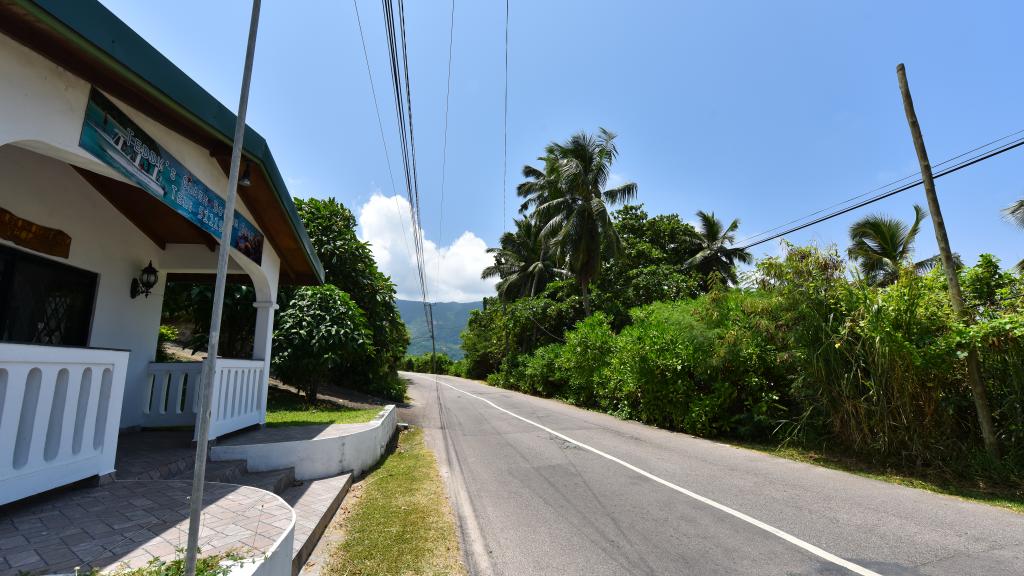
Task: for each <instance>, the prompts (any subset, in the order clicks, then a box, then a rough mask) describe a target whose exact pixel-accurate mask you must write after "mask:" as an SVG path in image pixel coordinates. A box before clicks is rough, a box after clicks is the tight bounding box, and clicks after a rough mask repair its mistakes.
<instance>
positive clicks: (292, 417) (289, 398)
mask: <svg viewBox="0 0 1024 576" xmlns="http://www.w3.org/2000/svg"><path fill="white" fill-rule="evenodd" d="M380 411H381V409H380V408H369V409H359V408H347V407H344V406H338V405H337V404H335V403H333V402H325V401H323V400H321V401H319V402H317V403H316V405H315V406H310V405H308V404H306V399H305V398H303V397H302V396H299V395H298V394H294V393H292V392H288V391H286V390H280V389H276V388H270V389H269V390H268V391H267V426H305V425H308V424H360V423H363V422H369V421H370V420H373V417H374V416H376V415H377V413H378V412H380Z"/></svg>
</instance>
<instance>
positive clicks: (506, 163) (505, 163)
mask: <svg viewBox="0 0 1024 576" xmlns="http://www.w3.org/2000/svg"><path fill="white" fill-rule="evenodd" d="M504 123H505V127H504V131H505V148H504V153H503V154H502V232H508V228H506V225H507V223H508V216H507V215H506V208H505V202H506V201H505V197H506V196H508V171H509V0H505V119H504Z"/></svg>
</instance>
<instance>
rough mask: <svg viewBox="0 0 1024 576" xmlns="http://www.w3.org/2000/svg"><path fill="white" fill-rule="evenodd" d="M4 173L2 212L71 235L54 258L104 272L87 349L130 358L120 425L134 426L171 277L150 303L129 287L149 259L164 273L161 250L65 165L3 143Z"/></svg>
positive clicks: (0, 159) (0, 160) (0, 197)
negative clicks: (67, 247)
mask: <svg viewBox="0 0 1024 576" xmlns="http://www.w3.org/2000/svg"><path fill="white" fill-rule="evenodd" d="M0 174H3V179H2V181H0V207H3V208H5V209H7V210H10V211H11V212H13V213H14V214H15V215H17V216H19V217H20V218H24V219H26V220H30V221H32V222H35V223H36V224H41V225H43V226H49V227H51V228H58V229H60V230H63V231H64V232H67V233H68V235H70V236H71V255H70V257H69V258H68V259H67V260H64V259H63V258H52V260H54V261H57V262H62V263H65V264H70V265H71V266H75V267H78V268H82V269H85V270H88V271H90V272H95V273H97V274H98V275H99V280H98V286H97V290H96V307H95V311H94V314H93V321H92V329H91V332H90V336H89V345H90V346H93V347H97V348H118V349H122V350H128V351H129V352H130V353H131V354H130V355H129V358H128V371H127V372H126V375H127V380H126V382H125V398H124V403H123V404H122V414H123V416H124V417H123V418H122V422H121V426H122V427H125V426H133V425H136V424H137V423H138V422H137V421H136V420H137V418H138V417H139V416H141V413H140V408H141V406H142V398H141V396H140V395H139V392H140V391H141V389H142V381H143V378H144V377H145V373H146V365H147V364H148V363H149V362H152V361H153V357H154V354H155V352H156V338H157V327H158V326H159V325H160V305H161V296H162V294H163V289H164V278H165V276H164V275H163V274H161V275H160V283H159V284H158V285H157V286H156V288H155V289H154V294H153V295H152V296H150V297H149V298H144V297H141V296H140V297H138V298H135V299H134V300H133V299H132V298H131V297H130V295H129V286H130V285H131V281H132V278H135V277H137V276H138V274H139V270H141V269H142V267H143V266H145V265H146V263H147V262H149V261H150V260H152V261H153V265H154V266H156V268H157V269H161V263H160V255H161V251H160V249H159V248H157V246H156V245H155V244H153V242H152V241H151V240H150V239H149V238H147V237H146V236H145V235H144V234H143V233H142V232H140V231H139V229H138V228H136V227H135V226H134V225H132V223H131V222H129V221H128V219H127V218H125V217H124V216H122V215H121V213H120V212H118V211H117V210H116V209H114V207H113V206H111V205H110V203H109V202H107V200H106V199H105V198H104V197H103V196H101V195H100V194H99V192H96V190H94V189H93V188H92V187H91V186H89V185H88V184H87V183H86V182H85V180H83V179H82V177H81V176H79V175H78V173H77V172H75V171H74V169H72V168H71V167H70V166H68V165H67V164H65V163H63V162H60V161H58V160H53V159H52V158H47V157H46V156H41V155H39V154H36V153H34V152H29V151H28V150H22V149H20V148H17V147H15V146H4V147H0ZM139 192H140V193H144V192H142V191H141V190H140V191H139ZM7 244H8V245H11V244H10V243H7ZM16 248H17V247H16ZM18 249H19V250H24V248H18ZM30 253H33V254H35V253H34V252H30ZM37 255H38V254H37Z"/></svg>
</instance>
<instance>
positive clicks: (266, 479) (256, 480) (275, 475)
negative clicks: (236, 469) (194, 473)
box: [210, 460, 295, 494]
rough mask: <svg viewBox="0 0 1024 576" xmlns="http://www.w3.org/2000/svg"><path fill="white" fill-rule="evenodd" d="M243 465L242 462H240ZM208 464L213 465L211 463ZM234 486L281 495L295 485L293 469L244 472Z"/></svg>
mask: <svg viewBox="0 0 1024 576" xmlns="http://www.w3.org/2000/svg"><path fill="white" fill-rule="evenodd" d="M241 462H243V464H244V462H245V461H244V460H242V461H241ZM210 464H213V462H211V463H210ZM233 483H234V484H241V485H243V486H252V487H253V488H259V489H261V490H266V491H267V492H273V493H274V494H282V493H283V492H284V491H285V490H287V489H288V488H291V487H292V485H293V484H295V469H294V468H282V469H280V470H268V471H266V472H246V473H245V474H242V475H241V476H239V477H238V478H236V479H235V480H234V482H233Z"/></svg>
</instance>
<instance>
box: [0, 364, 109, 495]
mask: <svg viewBox="0 0 1024 576" xmlns="http://www.w3.org/2000/svg"><path fill="white" fill-rule="evenodd" d="M127 366H128V352H125V351H119V350H96V349H88V348H65V347H58V346H32V345H27V344H0V504H5V503H7V502H13V501H15V500H19V499H21V498H24V497H26V496H31V495H33V494H38V493H40V492H44V491H46V490H50V489H52V488H57V487H58V486H63V485H65V484H70V483H72V482H75V481H77V480H81V479H83V478H88V477H90V476H102V475H104V474H109V473H111V472H113V471H114V457H115V454H116V452H117V433H118V428H119V427H120V422H121V400H122V399H123V398H124V384H125V372H126V370H127Z"/></svg>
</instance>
